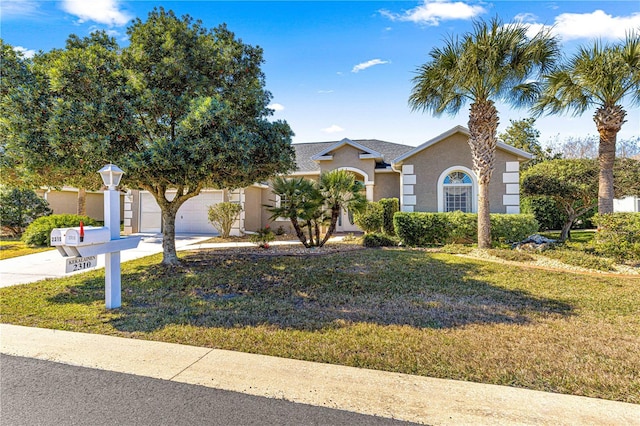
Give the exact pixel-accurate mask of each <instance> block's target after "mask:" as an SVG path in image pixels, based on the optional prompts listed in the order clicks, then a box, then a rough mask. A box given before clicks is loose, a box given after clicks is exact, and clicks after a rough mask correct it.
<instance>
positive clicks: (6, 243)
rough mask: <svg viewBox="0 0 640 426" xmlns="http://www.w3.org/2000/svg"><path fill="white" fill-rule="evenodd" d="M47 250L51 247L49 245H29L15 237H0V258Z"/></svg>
mask: <svg viewBox="0 0 640 426" xmlns="http://www.w3.org/2000/svg"><path fill="white" fill-rule="evenodd" d="M47 250H53V249H52V248H51V247H30V246H28V245H26V244H25V243H23V242H22V241H20V240H19V239H17V238H5V237H2V239H0V260H2V259H11V258H12V257H19V256H26V255H28V254H33V253H40V252H41V251H47Z"/></svg>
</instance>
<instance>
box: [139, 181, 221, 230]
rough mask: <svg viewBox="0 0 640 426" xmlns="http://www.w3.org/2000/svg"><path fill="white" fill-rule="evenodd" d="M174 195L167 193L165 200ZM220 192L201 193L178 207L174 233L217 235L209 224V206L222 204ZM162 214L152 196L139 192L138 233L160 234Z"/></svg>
mask: <svg viewBox="0 0 640 426" xmlns="http://www.w3.org/2000/svg"><path fill="white" fill-rule="evenodd" d="M174 196H175V195H173V194H171V193H168V194H167V198H169V199H172V198H173V197H174ZM222 199H223V197H222V191H203V192H201V193H200V195H198V196H197V197H193V198H191V199H189V200H187V201H185V203H184V204H183V205H182V206H180V209H179V210H178V214H177V215H176V232H177V233H188V234H217V233H218V231H217V230H216V228H214V227H213V225H211V223H209V219H208V213H209V206H211V205H213V204H217V203H220V202H222ZM161 224H162V214H161V211H160V206H159V205H158V203H156V200H155V199H154V198H153V195H151V194H149V193H148V192H140V232H161V230H162V229H161V226H162V225H161Z"/></svg>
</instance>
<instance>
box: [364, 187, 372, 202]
mask: <svg viewBox="0 0 640 426" xmlns="http://www.w3.org/2000/svg"><path fill="white" fill-rule="evenodd" d="M373 186H374V183H373V182H366V183H365V184H364V188H365V190H366V196H367V201H373Z"/></svg>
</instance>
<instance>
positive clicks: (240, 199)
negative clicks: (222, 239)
mask: <svg viewBox="0 0 640 426" xmlns="http://www.w3.org/2000/svg"><path fill="white" fill-rule="evenodd" d="M228 194H229V201H230V202H232V203H238V204H240V206H241V207H242V210H241V211H240V215H239V216H238V220H236V221H235V222H234V223H233V225H232V226H231V233H230V235H233V236H236V237H239V236H242V235H244V230H245V229H244V222H245V214H246V213H245V211H244V204H245V203H244V201H245V198H244V189H242V188H240V189H235V190H233V191H230V192H229V193H228Z"/></svg>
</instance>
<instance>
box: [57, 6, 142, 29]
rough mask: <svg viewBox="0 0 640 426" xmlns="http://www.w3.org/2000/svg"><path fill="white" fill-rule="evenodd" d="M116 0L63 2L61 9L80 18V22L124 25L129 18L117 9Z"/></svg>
mask: <svg viewBox="0 0 640 426" xmlns="http://www.w3.org/2000/svg"><path fill="white" fill-rule="evenodd" d="M119 6H120V2H119V1H118V0H64V1H63V2H62V9H63V10H64V11H65V12H67V13H70V14H71V15H75V16H77V17H78V18H80V22H81V23H83V22H87V21H93V22H97V23H100V24H107V25H115V26H120V25H125V24H126V23H128V22H129V20H131V18H132V17H131V16H130V15H129V14H128V13H126V12H124V11H122V10H120V9H119Z"/></svg>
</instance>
